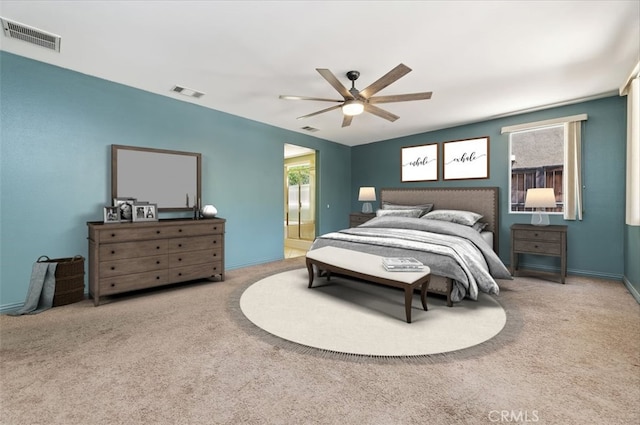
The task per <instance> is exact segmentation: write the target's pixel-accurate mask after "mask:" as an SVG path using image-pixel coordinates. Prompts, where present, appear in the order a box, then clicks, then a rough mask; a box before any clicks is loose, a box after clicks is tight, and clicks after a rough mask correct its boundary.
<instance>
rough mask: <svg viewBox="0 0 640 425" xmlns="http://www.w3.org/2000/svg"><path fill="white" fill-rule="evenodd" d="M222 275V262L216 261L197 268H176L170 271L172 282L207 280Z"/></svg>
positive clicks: (196, 266) (199, 265)
mask: <svg viewBox="0 0 640 425" xmlns="http://www.w3.org/2000/svg"><path fill="white" fill-rule="evenodd" d="M221 273H222V262H220V261H216V262H214V263H210V264H198V265H195V266H185V267H175V268H172V269H170V270H169V280H170V281H171V282H184V281H187V280H195V279H205V278H209V277H214V276H216V275H219V274H221Z"/></svg>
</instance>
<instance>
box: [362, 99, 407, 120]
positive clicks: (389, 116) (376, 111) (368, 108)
mask: <svg viewBox="0 0 640 425" xmlns="http://www.w3.org/2000/svg"><path fill="white" fill-rule="evenodd" d="M364 110H365V111H367V112H369V113H372V114H373V115H377V116H379V117H380V118H384V119H385V120H388V121H391V122H394V121H395V120H397V119H398V118H400V117H399V116H397V115H395V114H392V113H391V112H388V111H385V110H384V109H382V108H378V107H377V106H373V105H371V104H369V103H365V104H364Z"/></svg>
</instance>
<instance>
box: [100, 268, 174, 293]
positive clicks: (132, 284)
mask: <svg viewBox="0 0 640 425" xmlns="http://www.w3.org/2000/svg"><path fill="white" fill-rule="evenodd" d="M167 283H169V273H168V272H167V270H166V269H165V270H156V271H152V272H145V273H136V274H128V275H124V276H117V277H110V278H107V279H101V280H100V295H109V294H117V293H120V292H126V291H132V290H135V289H144V288H150V287H154V286H159V285H166V284H167Z"/></svg>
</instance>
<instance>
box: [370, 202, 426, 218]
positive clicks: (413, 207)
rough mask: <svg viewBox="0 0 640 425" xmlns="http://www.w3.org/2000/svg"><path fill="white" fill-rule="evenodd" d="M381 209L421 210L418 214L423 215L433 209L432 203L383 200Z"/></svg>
mask: <svg viewBox="0 0 640 425" xmlns="http://www.w3.org/2000/svg"><path fill="white" fill-rule="evenodd" d="M382 209H383V210H421V211H422V213H421V214H420V216H423V215H425V214H426V213H428V212H429V211H431V210H432V209H433V204H421V205H400V204H392V203H391V202H387V201H383V202H382Z"/></svg>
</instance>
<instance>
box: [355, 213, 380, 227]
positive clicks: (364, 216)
mask: <svg viewBox="0 0 640 425" xmlns="http://www.w3.org/2000/svg"><path fill="white" fill-rule="evenodd" d="M375 216H376V215H375V213H352V214H349V227H358V226H360V225H361V224H363V223H366V222H367V221H369V220H371V219H372V218H374V217H375Z"/></svg>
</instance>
